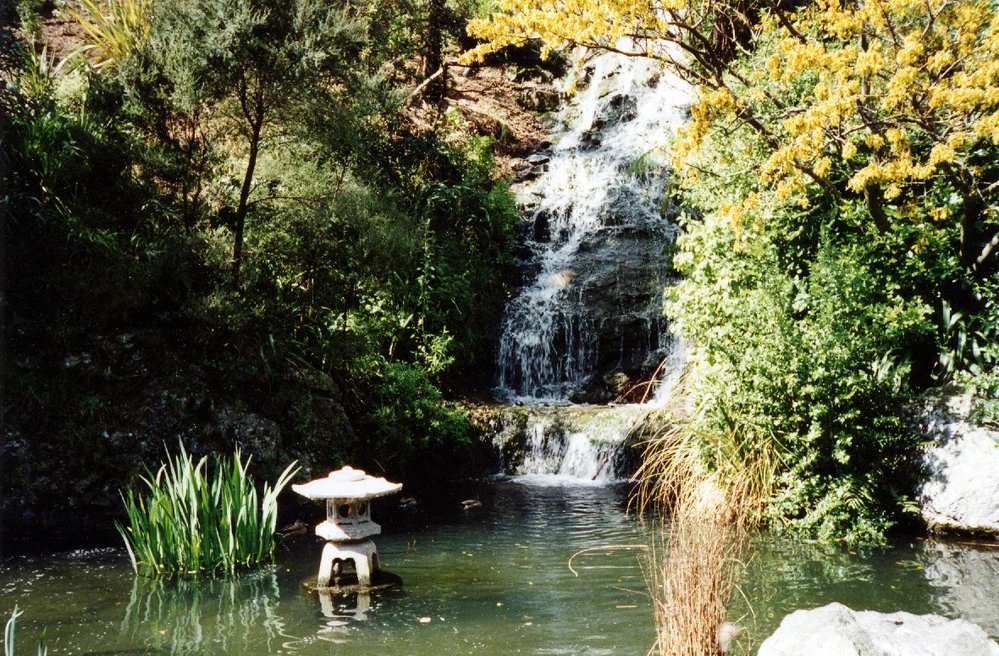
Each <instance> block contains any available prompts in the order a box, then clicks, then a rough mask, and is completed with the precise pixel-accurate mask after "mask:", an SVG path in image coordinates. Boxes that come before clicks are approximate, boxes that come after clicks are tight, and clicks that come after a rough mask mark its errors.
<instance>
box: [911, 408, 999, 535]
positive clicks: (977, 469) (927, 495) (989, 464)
mask: <svg viewBox="0 0 999 656" xmlns="http://www.w3.org/2000/svg"><path fill="white" fill-rule="evenodd" d="M928 405H929V407H928V408H927V412H926V413H925V415H924V417H925V419H924V423H925V430H926V434H927V436H928V437H929V438H930V439H931V440H932V442H931V444H930V446H928V447H927V449H926V452H925V455H924V457H923V461H924V467H925V470H926V480H925V482H924V483H923V485H922V488H921V489H920V491H919V506H920V513H921V515H922V517H923V520H924V521H925V522H926V524H927V526H928V527H929V529H930V530H931V531H933V532H938V533H948V532H950V533H966V534H974V535H988V536H991V537H993V538H995V537H999V446H997V441H999V432H996V431H992V430H988V429H986V428H984V427H982V426H977V425H975V424H972V423H970V422H969V421H968V420H967V417H968V414H969V410H970V405H971V399H970V397H968V396H961V397H950V398H947V399H932V400H931V401H930V402H929V404H928Z"/></svg>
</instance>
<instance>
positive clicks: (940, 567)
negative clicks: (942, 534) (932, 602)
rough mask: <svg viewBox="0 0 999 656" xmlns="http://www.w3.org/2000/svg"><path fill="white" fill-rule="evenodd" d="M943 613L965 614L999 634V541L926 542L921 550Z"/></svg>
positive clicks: (968, 618) (991, 632)
mask: <svg viewBox="0 0 999 656" xmlns="http://www.w3.org/2000/svg"><path fill="white" fill-rule="evenodd" d="M918 560H919V563H920V565H921V567H924V568H925V571H924V575H925V576H926V581H927V582H928V583H929V585H931V586H932V587H933V589H934V592H935V596H936V597H937V603H938V604H939V605H940V611H939V612H940V613H942V614H944V615H947V616H948V617H963V618H964V619H966V620H969V621H971V622H974V623H975V624H978V625H979V626H980V627H982V628H983V629H985V631H986V633H988V634H989V635H991V636H993V637H997V636H999V603H997V602H996V597H995V590H996V589H997V586H999V545H984V544H972V545H969V544H955V543H946V542H937V541H929V542H926V543H925V544H924V545H923V547H922V549H921V552H920V554H919V558H918Z"/></svg>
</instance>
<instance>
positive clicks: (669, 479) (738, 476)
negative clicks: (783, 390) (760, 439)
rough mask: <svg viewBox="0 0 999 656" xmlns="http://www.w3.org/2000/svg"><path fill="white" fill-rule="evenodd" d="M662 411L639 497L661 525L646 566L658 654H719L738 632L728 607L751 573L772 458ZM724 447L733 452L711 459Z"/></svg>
mask: <svg viewBox="0 0 999 656" xmlns="http://www.w3.org/2000/svg"><path fill="white" fill-rule="evenodd" d="M678 390H679V392H678V393H679V394H682V387H681V388H678ZM677 407H682V406H679V404H678V405H677ZM661 413H662V414H661V416H659V418H658V423H659V424H660V425H662V426H668V428H664V429H662V430H661V431H660V433H659V434H658V435H657V436H656V437H655V438H653V439H652V440H650V441H649V442H648V443H647V445H646V450H645V452H644V454H643V462H642V466H641V468H640V470H639V477H640V478H641V479H642V480H643V481H645V482H646V485H645V487H644V488H643V489H642V492H641V494H640V495H639V497H638V499H637V501H638V504H639V507H640V509H642V510H650V509H651V510H655V511H657V512H658V516H659V517H660V518H661V519H660V520H659V521H661V522H662V526H661V527H660V530H658V531H655V532H654V534H655V536H656V537H654V538H653V544H652V547H651V549H650V550H649V557H648V560H647V562H646V567H645V574H646V580H647V582H648V586H649V589H650V592H651V594H652V598H653V609H654V614H655V622H656V627H657V639H656V644H655V646H654V647H653V649H652V652H653V653H655V654H662V655H663V656H717V654H719V653H724V651H726V650H727V649H728V647H729V643H730V641H731V639H732V638H733V633H734V632H736V627H734V626H733V625H731V624H728V623H727V619H728V617H727V616H728V604H729V601H730V600H731V598H732V595H733V594H735V593H736V590H737V588H738V582H739V580H740V579H741V577H742V574H743V572H744V570H745V566H744V557H745V553H746V551H747V534H748V526H749V523H750V520H751V518H752V517H754V516H758V512H759V508H760V506H761V504H762V503H763V502H764V501H765V499H766V497H767V495H768V494H769V492H770V481H772V480H773V469H772V465H771V461H772V459H771V458H770V456H769V454H766V453H763V454H760V453H751V451H746V450H741V449H734V448H731V446H732V445H733V442H732V440H733V439H734V438H735V436H722V437H721V438H716V439H707V438H705V437H704V436H701V435H697V434H695V433H694V432H693V428H692V424H691V422H689V421H688V420H687V419H686V418H684V417H682V416H679V417H678V415H679V413H678V412H675V409H667V410H663V411H661ZM718 446H723V448H724V447H725V446H727V447H728V448H724V453H721V454H719V453H717V452H713V453H712V454H711V455H713V456H715V457H712V458H710V459H709V458H706V457H705V453H704V450H705V449H717V447H718ZM740 454H745V457H743V455H740ZM719 456H721V457H719ZM709 463H710V464H709Z"/></svg>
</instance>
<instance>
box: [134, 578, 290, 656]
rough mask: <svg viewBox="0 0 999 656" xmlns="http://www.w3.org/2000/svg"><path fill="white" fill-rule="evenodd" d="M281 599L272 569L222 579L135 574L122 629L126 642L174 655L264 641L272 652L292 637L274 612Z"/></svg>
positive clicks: (229, 649) (245, 647)
mask: <svg viewBox="0 0 999 656" xmlns="http://www.w3.org/2000/svg"><path fill="white" fill-rule="evenodd" d="M279 598H280V591H279V589H278V581H277V576H276V575H275V572H274V568H266V569H264V570H261V571H258V572H254V573H252V574H248V575H245V576H240V577H236V578H225V579H180V580H169V581H168V580H163V579H152V578H147V577H143V576H137V577H135V581H134V583H133V585H132V592H131V595H130V596H129V601H128V605H127V606H126V608H125V617H124V619H123V620H122V622H121V633H122V636H123V638H124V639H125V640H126V641H127V642H132V643H139V644H143V645H146V646H155V647H158V648H159V649H162V650H163V651H164V652H165V653H170V654H176V655H178V656H181V655H185V654H204V653H207V652H224V653H235V652H243V651H246V650H250V649H251V648H252V649H255V650H259V649H260V648H261V647H262V646H265V647H266V648H267V651H268V652H269V653H274V651H273V649H272V648H273V647H274V646H275V645H277V644H279V643H280V642H282V641H284V640H287V639H292V636H289V635H288V634H287V633H286V631H285V622H284V620H283V619H282V618H281V616H280V615H278V613H277V608H278V604H279V601H278V600H279ZM261 629H262V631H261ZM261 636H262V637H261ZM261 641H262V642H263V644H261Z"/></svg>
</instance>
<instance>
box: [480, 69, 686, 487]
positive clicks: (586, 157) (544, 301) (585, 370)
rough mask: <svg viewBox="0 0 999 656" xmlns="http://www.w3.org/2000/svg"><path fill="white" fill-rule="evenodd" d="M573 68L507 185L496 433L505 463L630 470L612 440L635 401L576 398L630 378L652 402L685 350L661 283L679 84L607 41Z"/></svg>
mask: <svg viewBox="0 0 999 656" xmlns="http://www.w3.org/2000/svg"><path fill="white" fill-rule="evenodd" d="M575 79H576V84H577V87H578V91H577V92H576V93H575V94H574V96H573V99H572V100H571V101H570V102H568V103H566V105H565V106H564V107H563V108H562V109H561V110H560V112H559V114H558V116H557V119H556V122H555V127H554V128H553V130H552V135H551V143H552V145H551V147H550V148H549V149H548V150H547V151H546V152H545V153H544V154H541V155H536V156H534V157H532V158H531V159H532V161H533V163H534V164H535V166H534V169H533V171H532V172H531V175H533V176H534V178H533V179H531V180H527V181H525V182H523V183H521V184H517V185H515V186H514V189H515V191H516V192H517V196H518V199H519V201H520V203H521V205H522V207H523V209H524V212H525V219H526V220H527V221H529V224H528V226H527V230H526V232H527V235H528V236H527V249H528V251H529V253H530V257H527V258H525V260H524V261H523V262H522V266H523V267H524V271H525V274H526V275H525V279H527V280H528V281H529V282H528V284H526V285H525V286H524V287H523V289H522V290H521V291H520V292H519V293H518V294H517V295H515V296H514V297H513V298H512V299H511V300H510V301H509V302H508V304H507V306H506V309H505V312H504V317H503V324H502V331H501V338H500V345H499V353H498V361H497V381H496V391H497V395H498V396H499V398H501V399H503V400H505V401H507V402H514V403H516V404H517V405H518V406H523V407H516V408H507V409H505V410H500V411H499V412H498V413H497V415H496V418H495V419H494V421H495V426H494V428H495V432H494V435H495V438H494V439H495V441H496V443H497V445H498V447H499V448H500V451H501V453H502V454H503V459H504V467H505V470H506V472H507V473H509V474H514V475H520V476H528V477H531V478H533V479H536V477H537V476H539V475H544V476H549V477H552V478H553V480H559V481H561V480H565V479H571V480H577V481H580V480H582V481H598V482H599V481H608V480H614V479H616V478H619V477H621V476H627V475H629V473H630V471H634V464H635V463H634V460H635V457H634V454H633V453H630V452H633V450H630V449H624V448H622V445H623V443H624V441H625V439H626V438H627V436H629V434H634V429H635V426H636V425H640V424H641V417H642V416H644V414H645V412H646V408H643V407H640V406H634V405H627V404H621V405H617V406H607V405H599V406H597V405H576V404H580V403H583V404H597V403H599V404H604V403H607V402H609V401H614V400H617V399H618V398H621V397H622V395H623V393H625V392H627V391H628V390H629V389H635V385H636V384H638V383H642V382H645V383H647V386H646V388H645V390H646V391H645V392H644V393H639V394H638V395H637V396H644V397H645V398H647V399H652V400H653V402H658V403H662V402H664V401H665V399H666V397H668V395H669V393H670V391H671V389H672V386H673V384H674V383H675V381H676V378H677V376H678V373H679V371H680V369H681V367H682V366H683V363H684V360H685V352H684V350H683V348H682V345H681V344H679V340H678V339H677V338H676V337H675V336H674V335H673V333H672V332H671V330H670V327H669V322H668V321H667V320H666V318H665V317H664V316H663V313H662V295H663V290H664V288H665V287H666V286H667V285H668V284H670V283H671V278H672V276H673V273H672V269H671V262H670V260H671V257H670V253H671V250H672V245H673V243H674V240H675V237H676V231H677V226H676V223H675V221H674V220H673V217H672V216H671V212H672V207H671V206H670V205H669V204H668V202H666V200H665V198H666V192H667V175H668V169H667V165H666V153H665V149H666V145H667V142H668V140H669V138H670V136H671V133H672V132H673V129H674V128H675V127H676V126H678V125H679V124H680V123H682V121H683V120H684V119H685V117H686V114H687V107H688V106H689V103H690V90H689V88H688V87H687V86H686V85H684V84H682V83H681V82H680V81H678V80H676V79H675V78H672V77H670V76H668V75H667V74H666V73H664V72H663V71H662V70H661V69H660V68H659V67H658V65H657V64H656V63H655V62H653V61H650V60H646V59H641V58H629V57H624V56H621V55H617V54H613V53H604V54H600V55H598V56H596V57H593V58H592V59H591V60H589V61H588V62H586V63H583V64H580V65H578V66H577V70H576V78H575ZM660 365H663V366H660ZM654 373H655V374H656V375H655V376H653V374H654ZM653 378H654V379H653ZM639 389H641V388H639ZM545 406H551V407H545Z"/></svg>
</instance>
